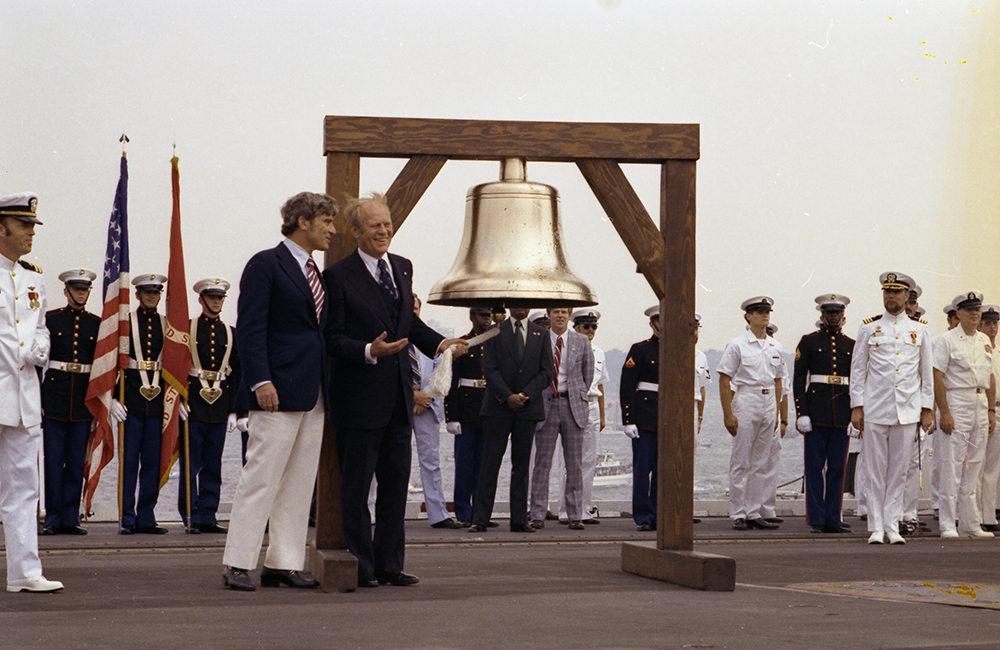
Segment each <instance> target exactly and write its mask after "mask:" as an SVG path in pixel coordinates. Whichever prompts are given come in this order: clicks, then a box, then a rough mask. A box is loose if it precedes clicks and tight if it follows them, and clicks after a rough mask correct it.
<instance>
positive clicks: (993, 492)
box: [976, 420, 1000, 525]
mask: <svg viewBox="0 0 1000 650" xmlns="http://www.w3.org/2000/svg"><path fill="white" fill-rule="evenodd" d="M988 422H989V421H988V420H987V426H986V428H987V431H988V430H989V424H988ZM998 484H1000V432H998V431H997V430H996V429H994V430H993V433H991V434H988V435H987V437H986V454H985V455H984V456H983V469H982V471H981V472H980V474H979V487H978V488H977V490H976V502H977V505H978V506H979V519H980V521H981V522H982V523H984V524H990V525H995V524H996V523H997V512H996V503H997V491H998V490H997V487H998Z"/></svg>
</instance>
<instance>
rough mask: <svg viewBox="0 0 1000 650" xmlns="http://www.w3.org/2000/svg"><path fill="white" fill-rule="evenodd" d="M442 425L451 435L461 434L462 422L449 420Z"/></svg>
mask: <svg viewBox="0 0 1000 650" xmlns="http://www.w3.org/2000/svg"><path fill="white" fill-rule="evenodd" d="M444 426H445V428H446V429H448V433H450V434H451V435H453V436H460V435H462V423H461V422H449V423H447V424H446V425H444Z"/></svg>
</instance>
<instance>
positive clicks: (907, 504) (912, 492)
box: [903, 423, 933, 521]
mask: <svg viewBox="0 0 1000 650" xmlns="http://www.w3.org/2000/svg"><path fill="white" fill-rule="evenodd" d="M913 431H914V433H913V447H912V448H911V449H910V460H909V462H908V463H907V466H906V485H905V487H903V521H916V519H917V511H918V510H919V509H920V484H921V483H922V482H923V481H925V480H927V479H928V478H929V476H928V475H929V472H928V467H927V456H928V453H927V450H928V449H929V448H930V446H931V445H932V444H933V443H932V442H931V440H930V437H929V436H925V437H924V440H919V439H918V437H919V435H920V424H919V423H917V424H915V425H913Z"/></svg>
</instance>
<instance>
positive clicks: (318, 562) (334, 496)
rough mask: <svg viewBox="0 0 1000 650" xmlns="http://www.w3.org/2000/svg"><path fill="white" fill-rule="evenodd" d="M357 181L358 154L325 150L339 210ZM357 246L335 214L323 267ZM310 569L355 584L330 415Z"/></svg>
mask: <svg viewBox="0 0 1000 650" xmlns="http://www.w3.org/2000/svg"><path fill="white" fill-rule="evenodd" d="M360 181H361V157H360V156H359V155H358V154H352V153H341V154H328V155H327V157H326V193H327V194H329V195H330V196H332V197H333V198H334V199H336V200H337V203H338V205H340V206H341V211H343V203H344V197H345V196H346V195H350V196H357V195H358V186H359V184H360ZM356 246H357V244H356V242H355V241H354V237H353V236H352V235H351V234H350V233H348V232H347V228H346V227H345V226H344V219H343V217H342V216H338V217H337V234H336V235H335V236H334V238H333V242H332V243H331V244H330V248H329V249H328V250H327V251H326V255H325V257H324V260H323V267H324V268H326V267H327V266H330V265H331V264H333V263H334V262H336V261H338V260H340V259H341V258H343V257H345V256H347V255H349V254H350V253H352V252H353V251H354V248H355V247H356ZM311 551H312V552H311V554H310V555H311V557H312V562H311V563H310V564H311V567H312V572H313V575H315V576H316V579H317V580H319V582H320V585H321V586H322V588H323V591H354V589H356V588H357V586H358V560H357V558H355V557H354V556H353V555H351V554H350V553H349V552H347V543H346V542H345V541H344V527H343V525H342V524H341V519H340V463H339V462H338V460H337V431H336V427H334V426H333V422H332V421H331V420H330V419H327V420H326V423H325V424H324V427H323V447H322V448H321V449H320V453H319V471H318V473H317V477H316V545H315V546H314V547H312V548H311Z"/></svg>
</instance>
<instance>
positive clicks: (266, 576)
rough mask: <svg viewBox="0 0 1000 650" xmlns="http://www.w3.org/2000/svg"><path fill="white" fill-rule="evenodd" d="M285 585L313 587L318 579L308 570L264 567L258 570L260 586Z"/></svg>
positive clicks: (317, 584) (317, 582)
mask: <svg viewBox="0 0 1000 650" xmlns="http://www.w3.org/2000/svg"><path fill="white" fill-rule="evenodd" d="M279 585H285V586H287V587H291V588H293V589H315V588H316V587H318V586H319V581H318V580H316V578H314V577H312V574H311V573H309V572H308V571H292V570H288V569H269V568H268V567H264V568H263V569H262V570H261V572H260V586H261V587H277V586H279Z"/></svg>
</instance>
